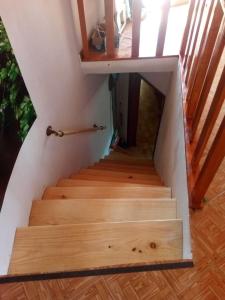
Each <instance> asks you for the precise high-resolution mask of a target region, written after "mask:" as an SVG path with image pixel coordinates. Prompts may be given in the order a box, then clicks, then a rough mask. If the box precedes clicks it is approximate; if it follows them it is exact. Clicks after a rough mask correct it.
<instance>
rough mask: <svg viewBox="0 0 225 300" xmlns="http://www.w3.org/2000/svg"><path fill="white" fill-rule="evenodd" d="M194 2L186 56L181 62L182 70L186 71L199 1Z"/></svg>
mask: <svg viewBox="0 0 225 300" xmlns="http://www.w3.org/2000/svg"><path fill="white" fill-rule="evenodd" d="M195 2H196V3H195V9H194V15H193V17H192V24H191V32H190V37H189V39H188V44H187V50H186V53H187V55H186V56H185V57H184V62H183V68H184V69H186V66H187V62H188V59H189V53H190V49H191V45H192V42H193V35H194V30H195V24H196V21H197V16H198V13H199V9H200V0H196V1H195Z"/></svg>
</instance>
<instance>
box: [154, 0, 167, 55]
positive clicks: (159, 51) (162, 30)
mask: <svg viewBox="0 0 225 300" xmlns="http://www.w3.org/2000/svg"><path fill="white" fill-rule="evenodd" d="M169 10H170V0H164V3H163V6H162V16H161V23H160V27H159V35H158V41H157V48H156V56H157V57H160V56H163V50H164V45H165V40H166V30H167V23H168V16H169Z"/></svg>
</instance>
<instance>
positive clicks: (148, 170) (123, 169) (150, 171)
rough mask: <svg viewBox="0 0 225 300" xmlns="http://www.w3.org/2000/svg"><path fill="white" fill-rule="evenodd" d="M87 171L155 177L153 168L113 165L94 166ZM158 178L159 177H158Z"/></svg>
mask: <svg viewBox="0 0 225 300" xmlns="http://www.w3.org/2000/svg"><path fill="white" fill-rule="evenodd" d="M88 169H94V170H106V171H115V172H124V173H128V172H131V173H135V174H146V175H156V176H158V175H157V173H156V171H155V170H154V169H153V168H145V169H139V168H134V167H133V166H128V167H127V166H126V167H123V166H119V165H113V164H111V165H110V164H108V165H107V164H101V163H99V164H96V165H94V166H91V167H88ZM158 177H159V176H158Z"/></svg>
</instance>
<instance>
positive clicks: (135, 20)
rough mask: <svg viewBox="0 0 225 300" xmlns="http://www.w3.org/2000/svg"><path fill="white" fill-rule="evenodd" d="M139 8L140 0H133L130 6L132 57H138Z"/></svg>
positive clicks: (140, 5) (140, 6)
mask: <svg viewBox="0 0 225 300" xmlns="http://www.w3.org/2000/svg"><path fill="white" fill-rule="evenodd" d="M141 8H142V4H141V1H140V0H133V6H132V52H131V56H132V58H137V57H139V47H140V33H141Z"/></svg>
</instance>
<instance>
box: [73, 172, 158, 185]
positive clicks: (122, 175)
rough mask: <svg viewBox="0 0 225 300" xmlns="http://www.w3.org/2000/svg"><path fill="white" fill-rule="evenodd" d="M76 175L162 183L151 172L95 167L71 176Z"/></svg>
mask: <svg viewBox="0 0 225 300" xmlns="http://www.w3.org/2000/svg"><path fill="white" fill-rule="evenodd" d="M77 175H92V176H102V177H104V178H107V179H110V180H111V179H113V178H115V179H117V180H125V181H126V182H134V183H142V182H143V183H147V184H148V183H149V184H162V181H161V179H160V177H159V176H158V175H151V174H137V173H132V172H116V171H107V170H95V169H84V170H81V171H80V172H79V173H78V174H75V175H72V176H71V177H72V178H74V176H77Z"/></svg>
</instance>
